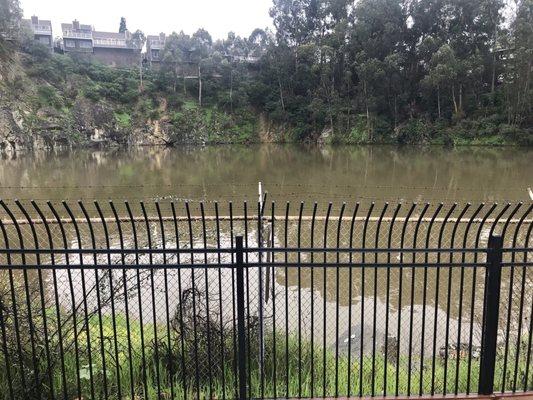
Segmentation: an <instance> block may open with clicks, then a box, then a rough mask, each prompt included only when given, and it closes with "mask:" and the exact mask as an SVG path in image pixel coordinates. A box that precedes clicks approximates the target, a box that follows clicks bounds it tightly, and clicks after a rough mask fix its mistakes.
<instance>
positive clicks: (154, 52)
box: [152, 50, 159, 58]
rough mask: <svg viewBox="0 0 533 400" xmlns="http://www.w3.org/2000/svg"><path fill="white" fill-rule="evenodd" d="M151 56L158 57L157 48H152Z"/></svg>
mask: <svg viewBox="0 0 533 400" xmlns="http://www.w3.org/2000/svg"><path fill="white" fill-rule="evenodd" d="M152 58H159V50H152Z"/></svg>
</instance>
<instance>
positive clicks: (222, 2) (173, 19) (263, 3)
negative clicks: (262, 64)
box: [21, 0, 272, 39]
mask: <svg viewBox="0 0 533 400" xmlns="http://www.w3.org/2000/svg"><path fill="white" fill-rule="evenodd" d="M271 4H272V0H171V1H169V0H142V1H139V0H21V5H22V8H23V11H24V16H25V18H29V17H30V16H32V15H37V16H39V18H42V19H50V20H52V24H53V30H54V32H53V33H54V36H61V25H60V24H61V23H62V22H71V21H72V20H74V19H78V20H79V21H80V22H81V23H84V24H89V25H93V26H94V27H95V29H96V30H101V31H112V32H115V31H118V27H119V23H120V17H122V16H123V17H126V21H127V26H128V29H129V30H130V31H135V30H137V29H141V30H142V31H143V32H144V33H145V34H150V35H153V34H158V33H159V32H165V33H171V32H173V31H176V32H179V31H181V30H183V31H184V32H185V33H188V34H192V33H194V32H195V31H196V30H197V29H199V28H204V29H206V30H208V31H209V33H210V34H211V36H212V37H213V39H221V38H225V37H226V35H227V33H228V32H229V31H233V32H235V33H236V34H238V35H241V36H248V35H249V34H250V33H251V32H252V31H253V30H254V29H255V28H267V27H271V26H272V23H271V19H270V17H269V15H268V10H269V9H270V6H271Z"/></svg>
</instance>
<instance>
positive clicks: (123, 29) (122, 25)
mask: <svg viewBox="0 0 533 400" xmlns="http://www.w3.org/2000/svg"><path fill="white" fill-rule="evenodd" d="M127 30H128V28H127V27H126V18H124V17H120V26H119V28H118V32H119V33H124V32H126V31H127Z"/></svg>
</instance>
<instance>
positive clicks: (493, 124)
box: [0, 0, 533, 144]
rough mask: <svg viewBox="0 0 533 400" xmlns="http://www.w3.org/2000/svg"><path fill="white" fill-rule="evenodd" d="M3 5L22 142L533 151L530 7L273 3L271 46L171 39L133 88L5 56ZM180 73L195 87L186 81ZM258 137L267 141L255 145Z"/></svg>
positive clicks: (72, 61)
mask: <svg viewBox="0 0 533 400" xmlns="http://www.w3.org/2000/svg"><path fill="white" fill-rule="evenodd" d="M3 1H4V2H6V5H5V8H6V9H12V10H13V12H11V13H3V14H2V15H1V16H0V18H2V19H3V20H4V21H3V22H2V23H1V24H0V29H4V30H5V32H3V33H2V34H1V35H0V48H1V49H2V50H1V51H2V54H1V55H0V57H2V64H3V65H2V67H1V68H0V74H1V75H2V77H1V79H0V91H2V100H1V103H2V104H1V105H0V106H1V109H2V110H3V111H2V112H3V114H6V112H8V111H9V114H11V117H10V118H12V119H13V120H14V121H15V122H14V123H11V125H12V126H14V127H15V128H17V127H18V128H20V129H22V130H23V131H24V132H25V133H26V134H28V135H35V134H37V135H39V136H40V137H44V138H54V140H56V139H58V138H59V139H60V140H65V141H69V142H87V141H93V142H94V141H99V140H103V139H102V137H104V138H105V140H108V139H109V140H111V141H113V142H118V143H122V142H130V143H131V142H135V143H147V144H149V143H166V144H174V143H183V142H195V143H206V142H217V143H218V142H251V141H259V140H261V139H262V138H265V137H268V138H269V140H277V141H280V140H285V141H315V140H317V139H320V140H326V141H330V142H337V143H383V142H393V143H441V144H471V143H474V144H532V143H533V132H532V125H533V120H532V116H533V113H532V112H531V111H532V109H531V107H532V104H533V89H532V83H531V70H532V59H533V58H532V49H533V28H532V26H533V0H519V1H517V2H516V3H515V4H514V5H513V6H510V5H506V3H505V2H503V1H501V0H490V1H488V2H487V1H485V0H469V1H466V0H438V1H431V2H430V1H426V0H422V1H403V0H377V1H376V0H362V1H359V2H356V3H354V2H353V1H352V0H305V1H293V0H274V2H273V7H272V9H271V16H272V18H273V21H274V25H275V27H276V32H275V33H273V32H270V31H269V30H266V31H265V30H261V29H257V30H255V31H254V32H253V33H252V34H251V36H250V37H249V38H241V37H239V36H236V35H235V34H233V33H230V34H228V37H227V38H226V39H224V40H218V41H213V40H212V38H211V36H210V35H209V33H208V32H207V31H206V30H204V29H200V30H198V31H197V32H196V33H194V34H193V35H187V34H185V33H183V32H180V33H173V34H171V35H170V36H168V37H167V40H166V46H165V49H164V50H163V52H162V60H163V62H162V63H161V67H160V68H153V69H151V68H149V67H148V66H145V68H144V69H142V70H141V71H142V72H143V79H142V83H141V79H140V76H139V73H140V72H141V71H139V70H138V69H137V68H135V69H132V70H119V69H112V68H109V67H105V66H102V65H98V64H96V63H94V62H89V61H87V60H82V59H76V58H70V57H67V56H61V55H51V54H49V53H46V52H45V51H44V50H43V49H41V48H39V47H38V45H33V44H32V45H30V44H28V43H29V41H28V40H24V39H19V40H18V42H17V40H14V41H11V42H8V41H7V39H6V38H7V36H8V34H7V32H8V28H9V32H10V33H9V35H10V36H13V35H14V33H13V29H12V27H13V26H14V25H16V24H14V23H7V22H5V21H8V20H11V21H14V20H17V19H20V11H19V8H18V2H17V1H16V0H9V1H7V0H3ZM19 35H20V32H19ZM15 36H16V35H15ZM9 43H11V44H9ZM9 49H11V50H9ZM21 49H22V51H23V52H22V53H21V52H20V50H21ZM187 65H188V66H192V67H193V69H194V70H195V71H194V74H195V75H196V78H195V79H185V77H186V75H187V73H186V71H185V70H184V66H187ZM194 74H193V75H194ZM259 116H261V118H259ZM5 119H6V117H4V123H2V117H1V115H0V126H5V125H6V123H5ZM265 121H267V122H266V123H265ZM265 125H267V126H269V127H270V128H271V129H270V131H273V130H277V131H278V134H277V135H268V132H260V131H261V130H262V128H263V130H264V128H265ZM272 127H274V128H273V129H272ZM15 128H14V129H15ZM3 129H4V130H5V128H3ZM261 133H262V134H261ZM102 134H103V136H102Z"/></svg>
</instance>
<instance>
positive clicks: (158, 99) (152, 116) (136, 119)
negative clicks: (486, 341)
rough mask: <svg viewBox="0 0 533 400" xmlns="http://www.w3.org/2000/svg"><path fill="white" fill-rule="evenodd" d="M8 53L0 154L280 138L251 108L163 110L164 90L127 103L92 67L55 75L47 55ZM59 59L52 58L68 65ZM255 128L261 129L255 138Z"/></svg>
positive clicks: (2, 75) (3, 66)
mask: <svg viewBox="0 0 533 400" xmlns="http://www.w3.org/2000/svg"><path fill="white" fill-rule="evenodd" d="M9 57H10V58H9V59H6V58H4V59H1V57H0V61H2V62H1V63H0V153H5V152H20V151H24V150H29V149H53V148H60V147H82V146H83V147H109V146H127V145H138V146H144V145H146V146H156V145H161V146H169V145H178V144H206V143H235V142H240V143H242V142H250V141H258V140H264V141H280V137H281V138H283V135H281V136H280V134H279V133H277V134H276V133H274V130H275V129H274V127H273V126H271V124H269V123H268V121H267V120H266V118H262V119H261V121H260V123H259V124H258V123H257V117H256V115H255V114H254V113H252V112H248V113H247V114H246V113H244V114H243V115H233V114H232V115H228V114H227V113H225V112H224V111H223V110H217V109H214V108H209V107H203V108H199V107H197V106H196V102H195V101H194V100H191V101H189V100H186V102H187V103H189V104H187V105H186V106H183V105H174V106H173V107H169V106H168V104H167V100H166V98H165V97H164V96H165V95H163V94H161V95H159V94H157V93H156V94H154V92H151V93H149V94H147V93H139V92H138V91H137V89H136V88H135V90H134V92H135V96H134V100H132V101H129V100H128V101H127V102H125V101H121V100H120V99H119V100H117V99H116V97H117V92H118V93H120V81H118V82H115V81H113V80H109V79H110V78H109V77H100V78H99V77H98V73H95V72H94V71H93V72H90V68H91V66H88V67H87V68H88V70H89V72H83V73H82V72H80V71H77V72H76V73H71V72H69V68H68V67H64V68H62V71H60V72H58V71H57V70H56V68H54V64H51V61H50V60H48V61H45V62H43V63H42V65H41V64H40V63H39V62H38V61H35V60H33V59H32V58H31V56H30V55H28V54H24V53H17V52H12V53H11V54H10V55H9ZM60 57H61V56H58V58H54V62H58V63H61V62H67V61H62V60H64V59H62V58H60ZM68 62H70V63H72V62H73V61H72V60H70V61H68ZM47 63H48V64H47ZM70 68H72V67H70ZM97 72H99V73H101V71H100V70H97ZM91 73H92V74H93V75H95V76H93V75H90V74H91ZM54 74H57V76H53V75H54ZM98 79H101V80H100V81H99V80H98ZM104 84H107V85H108V86H112V89H113V90H115V92H114V93H113V95H107V94H106V92H105V90H103V89H102V87H101V86H102V85H104ZM113 85H114V86H113ZM117 87H118V88H119V89H116V88H117ZM91 90H92V91H93V92H92V93H93V95H92V96H91ZM94 93H96V94H94ZM113 96H114V97H113ZM258 130H260V131H261V132H263V133H262V135H260V136H259V137H258V135H257V131H258Z"/></svg>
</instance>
